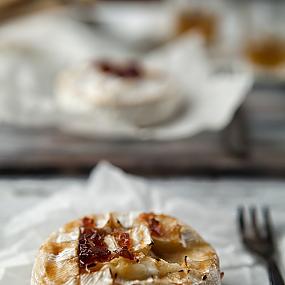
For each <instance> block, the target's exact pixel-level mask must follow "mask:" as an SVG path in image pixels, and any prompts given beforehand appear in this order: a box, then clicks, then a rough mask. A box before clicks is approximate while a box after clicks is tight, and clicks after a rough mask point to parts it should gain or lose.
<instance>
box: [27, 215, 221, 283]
mask: <svg viewBox="0 0 285 285" xmlns="http://www.w3.org/2000/svg"><path fill="white" fill-rule="evenodd" d="M220 276H221V274H220V269H219V259H218V256H217V254H216V252H215V250H214V249H213V248H212V247H211V246H210V245H209V244H208V243H206V242H205V241H204V240H203V239H202V238H201V237H200V235H199V234H198V233H197V232H195V231H194V230H193V229H192V228H191V227H190V226H188V225H185V224H184V223H181V222H180V221H178V220H177V219H175V218H173V217H170V216H167V215H163V214H154V213H133V212H131V213H108V214H102V215H90V216H88V217H84V218H81V219H78V220H75V221H72V222H70V223H68V224H66V225H65V226H63V227H62V228H60V229H59V230H58V231H57V232H54V233H52V234H51V235H50V237H49V238H48V239H47V241H46V242H45V243H44V244H43V245H42V246H41V248H40V250H39V253H38V255H37V257H36V260H35V264H34V267H33V272H32V281H31V284H32V285H44V284H56V285H61V284H62V285H63V284H64V285H79V284H80V285H93V284H94V285H95V284H96V285H97V284H100V285H112V284H117V285H119V284H129V285H131V284H189V285H190V284H191V285H195V284H205V285H210V284H211V285H218V284H221V277H220Z"/></svg>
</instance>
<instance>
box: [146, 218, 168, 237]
mask: <svg viewBox="0 0 285 285" xmlns="http://www.w3.org/2000/svg"><path fill="white" fill-rule="evenodd" d="M141 219H143V220H144V221H146V222H147V224H148V228H149V230H150V232H151V235H152V236H156V237H161V236H162V235H163V229H162V225H161V223H160V222H159V221H158V220H157V219H156V218H155V215H154V214H152V213H150V214H142V215H141Z"/></svg>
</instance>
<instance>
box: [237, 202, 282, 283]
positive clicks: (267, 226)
mask: <svg viewBox="0 0 285 285" xmlns="http://www.w3.org/2000/svg"><path fill="white" fill-rule="evenodd" d="M248 212H249V214H248V216H249V217H248V218H246V209H245V207H240V208H239V209H238V223H239V231H240V235H241V239H242V242H243V244H244V246H245V248H246V249H248V250H249V251H250V252H252V253H253V254H255V255H256V256H258V257H259V258H261V259H262V261H263V262H264V263H265V264H266V267H267V270H268V275H269V280H270V284H272V285H284V284H285V283H284V280H283V278H282V275H281V273H280V270H279V268H278V265H277V261H276V255H277V249H276V244H275V238H274V231H273V225H272V222H271V217H270V210H269V208H268V207H264V208H262V210H261V213H262V220H263V222H260V221H259V219H258V215H257V208H256V207H251V208H249V211H248Z"/></svg>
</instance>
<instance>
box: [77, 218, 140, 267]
mask: <svg viewBox="0 0 285 285" xmlns="http://www.w3.org/2000/svg"><path fill="white" fill-rule="evenodd" d="M108 235H111V236H113V237H114V239H115V241H116V243H117V244H118V246H119V248H118V249H117V250H116V251H113V252H112V251H110V250H109V249H108V245H107V244H106V243H105V241H104V239H105V237H106V236H108ZM131 246H132V244H131V239H130V236H129V234H128V233H126V232H124V231H123V230H122V229H120V228H109V227H107V228H106V229H105V228H96V225H95V222H94V220H93V219H90V218H87V217H85V218H83V219H82V226H81V227H80V234H79V243H78V256H79V267H80V270H81V271H83V272H84V271H89V270H90V268H92V267H95V266H96V264H97V263H104V262H109V261H111V260H112V259H114V258H117V257H124V258H127V259H129V260H134V259H135V257H134V254H133V252H132V251H131Z"/></svg>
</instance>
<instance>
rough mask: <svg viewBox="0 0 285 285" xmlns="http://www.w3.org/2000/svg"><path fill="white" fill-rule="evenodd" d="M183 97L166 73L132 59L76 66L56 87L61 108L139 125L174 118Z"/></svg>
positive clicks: (62, 77) (68, 71) (59, 80)
mask: <svg viewBox="0 0 285 285" xmlns="http://www.w3.org/2000/svg"><path fill="white" fill-rule="evenodd" d="M182 98H183V96H181V94H180V92H179V91H178V88H177V86H176V84H175V83H174V82H173V80H172V79H171V78H170V76H169V75H167V74H166V73H165V72H162V71H161V70H154V69H151V68H147V67H146V66H144V65H143V64H142V63H140V64H139V63H136V62H132V61H120V62H118V61H111V60H97V61H94V62H87V63H84V64H81V65H79V66H74V67H72V68H69V69H67V70H65V71H63V72H62V73H61V74H60V75H59V78H58V80H57V86H56V99H57V100H56V101H57V103H58V106H59V108H60V109H61V110H63V111H65V112H68V113H73V114H80V115H82V114H83V115H88V114H89V115H92V114H93V115H94V114H96V115H97V116H98V115H99V116H101V117H107V119H115V120H118V119H119V120H122V121H125V122H127V123H129V124H131V125H136V126H149V125H153V124H158V123H161V122H163V121H165V120H168V119H170V118H172V117H173V116H175V114H176V113H177V111H178V110H179V109H180V108H181V106H182V101H183V100H182Z"/></svg>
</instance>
